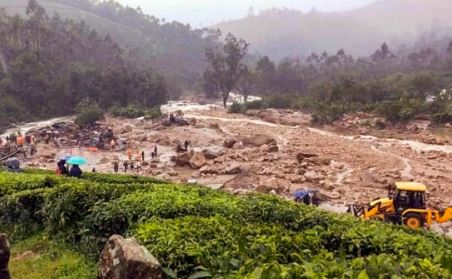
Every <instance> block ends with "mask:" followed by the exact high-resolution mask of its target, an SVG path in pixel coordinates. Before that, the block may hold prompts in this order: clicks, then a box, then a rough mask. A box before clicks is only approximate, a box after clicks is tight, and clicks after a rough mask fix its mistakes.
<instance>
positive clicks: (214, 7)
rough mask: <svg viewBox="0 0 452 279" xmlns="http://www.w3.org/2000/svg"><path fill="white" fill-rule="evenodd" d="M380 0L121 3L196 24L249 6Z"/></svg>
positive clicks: (326, 7)
mask: <svg viewBox="0 0 452 279" xmlns="http://www.w3.org/2000/svg"><path fill="white" fill-rule="evenodd" d="M376 1H377V0H341V1H338V0H246V1H243V0H230V1H220V0H192V1H187V0H167V1H161V0H118V2H120V3H121V4H124V5H128V6H130V7H133V8H136V7H138V6H139V7H141V9H142V10H143V12H144V13H146V14H150V15H154V16H156V17H158V18H165V20H167V21H173V20H176V21H179V22H183V23H189V24H190V25H192V26H194V27H205V26H210V25H214V24H216V23H219V22H221V21H225V20H233V19H239V18H242V17H245V16H246V15H247V14H248V12H249V8H250V7H253V8H254V10H255V12H256V13H259V12H260V11H262V10H266V9H271V8H290V9H297V10H301V11H305V12H307V11H310V10H312V9H316V10H318V11H323V12H334V11H344V10H351V9H356V8H359V7H362V6H365V5H367V4H370V3H373V2H376Z"/></svg>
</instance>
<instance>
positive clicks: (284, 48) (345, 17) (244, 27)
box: [215, 0, 452, 59]
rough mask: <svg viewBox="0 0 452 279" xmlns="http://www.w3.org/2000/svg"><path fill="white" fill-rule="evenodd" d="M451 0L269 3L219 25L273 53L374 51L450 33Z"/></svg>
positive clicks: (361, 53) (257, 49)
mask: <svg viewBox="0 0 452 279" xmlns="http://www.w3.org/2000/svg"><path fill="white" fill-rule="evenodd" d="M451 13H452V5H451V2H450V0H380V1H377V2H375V3H373V4H370V5H367V6H365V7H362V8H359V9H355V10H351V11H346V12H336V13H322V12H318V11H315V10H313V11H311V12H308V13H303V12H301V11H297V10H291V9H271V10H267V11H264V12H261V13H260V14H259V15H250V16H248V17H246V18H243V19H240V20H233V21H227V22H223V23H220V24H218V25H216V26H215V27H218V28H220V29H221V30H222V31H223V32H224V33H228V32H231V33H233V34H235V35H237V36H239V37H242V38H244V39H245V40H247V41H248V42H249V43H250V44H251V49H252V50H253V51H255V52H258V53H260V54H263V55H264V54H265V55H270V56H272V57H273V58H276V59H278V58H283V57H286V56H307V55H309V54H310V53H311V52H322V51H324V50H326V51H327V52H330V53H332V52H334V53H335V52H336V51H337V50H338V49H341V48H344V49H345V50H346V51H347V52H348V53H351V54H353V55H355V56H364V55H369V54H370V53H373V52H374V51H375V49H377V48H378V46H379V45H381V43H382V42H387V43H388V44H389V45H390V46H391V47H392V48H393V49H396V48H400V47H407V46H408V47H409V46H411V45H412V44H413V43H414V42H416V41H418V40H419V39H420V38H421V37H423V38H424V39H428V40H436V39H439V38H442V37H444V36H445V35H447V34H451V31H452V17H451V16H450V14H451Z"/></svg>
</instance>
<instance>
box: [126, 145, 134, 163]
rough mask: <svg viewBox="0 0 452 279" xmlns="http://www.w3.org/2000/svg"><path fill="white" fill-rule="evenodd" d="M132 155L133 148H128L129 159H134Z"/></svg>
mask: <svg viewBox="0 0 452 279" xmlns="http://www.w3.org/2000/svg"><path fill="white" fill-rule="evenodd" d="M132 156H133V154H132V149H130V148H129V149H127V157H128V158H129V161H130V160H132Z"/></svg>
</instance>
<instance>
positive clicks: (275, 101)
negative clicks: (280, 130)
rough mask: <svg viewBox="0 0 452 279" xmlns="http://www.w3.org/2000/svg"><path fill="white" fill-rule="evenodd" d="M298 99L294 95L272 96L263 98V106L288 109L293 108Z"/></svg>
mask: <svg viewBox="0 0 452 279" xmlns="http://www.w3.org/2000/svg"><path fill="white" fill-rule="evenodd" d="M298 98H299V97H298V96H297V95H295V94H280V95H272V96H269V97H266V98H265V104H266V106H267V107H269V108H274V109H290V108H294V104H296V103H297V102H298Z"/></svg>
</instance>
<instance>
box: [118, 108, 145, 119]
mask: <svg viewBox="0 0 452 279" xmlns="http://www.w3.org/2000/svg"><path fill="white" fill-rule="evenodd" d="M110 113H111V114H112V115H113V116H114V117H125V118H138V117H141V116H144V110H143V109H142V108H140V107H139V106H136V105H128V106H126V107H118V106H114V107H113V108H111V110H110Z"/></svg>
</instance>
